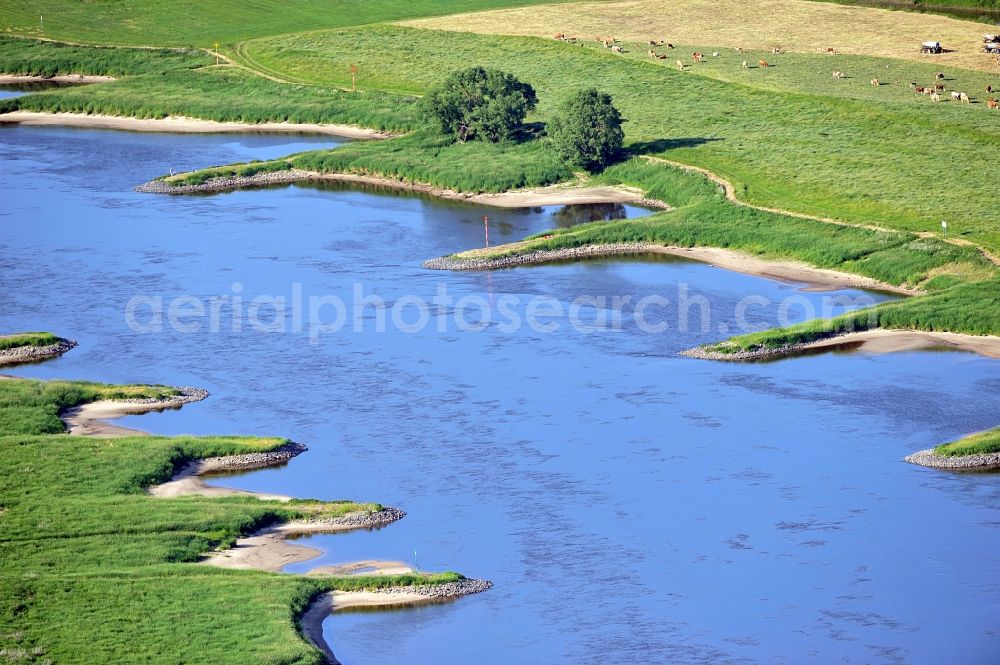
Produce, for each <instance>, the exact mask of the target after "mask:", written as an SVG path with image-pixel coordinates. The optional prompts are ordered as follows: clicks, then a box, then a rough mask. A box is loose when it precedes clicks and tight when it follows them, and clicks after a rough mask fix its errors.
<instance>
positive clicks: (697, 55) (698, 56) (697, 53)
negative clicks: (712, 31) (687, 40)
mask: <svg viewBox="0 0 1000 665" xmlns="http://www.w3.org/2000/svg"><path fill="white" fill-rule="evenodd" d="M691 57H692V58H694V61H695V62H701V58H702V55H701V52H700V51H695V52H694V53H692V54H691Z"/></svg>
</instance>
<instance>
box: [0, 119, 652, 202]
mask: <svg viewBox="0 0 1000 665" xmlns="http://www.w3.org/2000/svg"><path fill="white" fill-rule="evenodd" d="M2 118H3V116H2V115H0V119H2ZM310 181H312V182H317V181H320V182H322V181H326V182H345V183H353V184H358V185H366V186H370V187H384V188H387V189H395V190H402V191H408V192H416V193H418V194H427V195H428V196H434V197H436V198H441V199H447V200H450V201H465V202H467V203H476V204H479V205H485V206H492V207H494V208H530V207H534V206H547V205H572V204H582V203H630V204H633V205H640V206H646V207H651V208H658V209H662V210H669V209H670V206H669V205H667V204H666V203H664V202H663V201H654V200H652V199H647V198H645V196H644V195H643V193H642V191H641V190H638V189H633V188H628V187H610V186H594V187H586V186H583V187H581V186H579V185H574V184H570V185H565V184H561V185H551V186H549V187H537V188H533V189H521V190H512V191H509V192H502V193H499V194H469V193H465V192H457V191H455V190H451V189H444V188H441V187H434V186H433V185H428V184H424V183H414V182H408V181H405V180H397V179H394V178H384V177H381V176H369V175H357V174H351V173H319V172H317V171H304V170H301V169H290V170H287V171H272V172H269V173H259V174H257V175H253V176H235V177H227V178H216V179H214V180H210V181H208V182H206V183H203V184H201V185H181V186H172V185H168V184H167V183H165V182H164V181H162V180H152V181H150V182H147V183H144V184H142V185H139V186H138V187H136V191H139V192H146V193H150V194H172V195H176V194H193V193H196V192H224V191H230V190H234V189H240V188H243V187H261V186H267V185H281V184H293V183H297V182H310Z"/></svg>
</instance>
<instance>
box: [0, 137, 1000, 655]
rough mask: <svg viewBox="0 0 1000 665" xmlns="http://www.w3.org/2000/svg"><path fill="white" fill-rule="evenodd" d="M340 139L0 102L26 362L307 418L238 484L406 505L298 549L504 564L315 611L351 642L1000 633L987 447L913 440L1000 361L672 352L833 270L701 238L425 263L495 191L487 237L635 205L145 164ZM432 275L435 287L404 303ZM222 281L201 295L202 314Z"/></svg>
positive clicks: (2, 267)
mask: <svg viewBox="0 0 1000 665" xmlns="http://www.w3.org/2000/svg"><path fill="white" fill-rule="evenodd" d="M333 143H334V142H333V141H331V139H330V138H329V137H305V136H273V135H272V136H263V135H238V136H237V135H198V136H191V135H189V136H173V135H166V134H132V133H125V132H112V131H96V130H74V129H60V128H29V127H20V128H18V127H4V128H0V145H2V150H0V162H2V168H0V187H2V191H3V192H4V194H3V197H2V204H0V228H2V234H0V292H2V294H3V300H2V304H0V330H3V331H21V330H51V331H53V332H55V333H57V334H61V335H65V336H68V337H71V338H73V339H76V340H78V341H79V342H80V346H79V348H77V349H75V350H73V351H71V352H70V353H68V354H66V355H65V356H64V357H62V358H60V359H58V360H55V361H50V362H46V363H42V364H37V365H28V366H23V367H19V368H17V370H16V371H14V372H13V373H16V374H18V375H20V376H32V377H45V378H50V377H61V378H72V379H93V380H100V381H110V382H162V383H168V384H173V385H194V386H199V387H203V388H206V389H208V390H209V391H210V392H211V393H212V396H211V398H209V399H208V400H206V401H204V402H201V403H198V404H194V405H189V406H187V407H185V408H183V409H181V410H179V411H170V412H166V413H163V414H148V415H144V416H136V417H129V418H124V419H122V420H121V421H120V422H121V423H122V424H125V425H128V426H132V427H137V428H141V429H146V430H149V431H153V432H156V433H163V434H180V433H192V434H256V435H281V436H287V437H289V438H292V439H294V440H296V441H301V442H304V443H306V444H307V445H308V446H309V448H310V450H309V452H307V453H306V454H305V455H304V456H302V457H299V458H297V459H296V460H294V461H293V462H292V463H291V464H289V465H287V466H285V467H282V468H280V469H274V470H266V471H258V472H254V473H251V474H246V475H243V476H238V477H233V478H228V479H226V480H225V481H223V484H226V485H229V486H235V487H241V488H246V489H254V490H260V491H267V492H278V493H284V494H294V495H297V496H309V497H315V498H320V499H341V498H350V499H356V500H371V501H379V502H382V503H385V504H387V505H392V506H397V507H399V508H402V509H404V510H406V511H407V512H408V515H407V517H406V518H405V519H404V520H402V521H401V522H399V523H396V524H393V525H390V526H389V527H387V528H384V529H381V530H379V531H375V532H359V533H351V534H344V535H336V536H315V537H312V538H309V539H307V540H306V541H304V542H307V543H308V544H310V545H313V546H316V547H319V548H321V549H323V550H324V554H323V555H322V556H321V557H320V558H319V559H316V560H313V561H310V562H307V563H305V564H300V565H298V566H296V567H295V568H294V570H295V571H304V570H308V569H309V568H312V567H313V566H318V565H322V564H327V563H339V562H346V561H352V560H359V559H373V558H374V559H384V560H401V561H405V562H409V563H416V565H417V566H418V567H419V568H420V569H423V570H457V571H460V572H462V573H464V574H467V575H469V576H474V577H484V578H488V579H491V580H493V582H494V583H495V587H494V588H493V589H492V590H490V591H488V592H486V593H482V594H478V595H476V596H471V597H466V598H462V599H459V600H458V601H456V602H453V603H448V604H443V605H433V606H426V607H421V608H413V609H404V610H396V611H384V610H380V611H377V612H371V611H367V612H351V613H343V614H336V615H333V616H331V617H330V618H329V619H328V620H327V621H326V623H325V624H324V630H325V633H326V637H327V640H328V641H329V643H330V644H331V646H332V648H333V650H334V652H335V653H336V654H337V655H338V657H339V658H340V659H341V660H342V661H343V662H344V663H346V664H347V665H388V664H394V665H399V664H417V663H426V662H435V663H439V664H441V665H448V664H452V663H455V664H458V663H469V662H476V663H482V664H491V663H510V662H532V663H567V662H575V663H604V662H644V663H661V662H662V663H736V662H741V663H742V662H760V663H780V662H787V663H796V662H802V661H805V660H809V661H812V662H839V663H868V662H879V663H881V662H885V663H896V662H900V663H901V662H906V663H941V662H961V663H993V662H996V661H997V658H998V655H1000V619H998V617H1000V578H998V576H997V574H996V570H997V569H998V568H997V566H998V564H1000V475H997V474H967V475H959V474H951V473H942V472H939V471H934V470H929V469H925V468H920V467H915V466H911V465H908V464H906V463H904V462H902V461H901V460H902V458H903V457H904V456H905V455H906V454H908V453H911V452H913V451H915V450H918V449H922V448H927V447H930V446H932V445H935V444H937V443H939V442H942V441H945V440H949V439H952V438H955V437H958V436H960V435H962V434H965V433H968V432H972V431H975V430H980V429H985V428H987V427H991V426H995V425H997V424H1000V423H998V418H997V414H998V413H1000V409H998V408H997V404H998V400H997V395H998V394H1000V363H997V362H996V361H991V360H988V359H985V358H981V357H978V356H974V355H971V354H967V353H962V352H929V351H923V352H908V353H898V354H892V355H884V356H876V355H870V354H866V353H859V352H852V353H837V354H826V355H816V356H810V357H805V358H798V359H792V360H785V361H780V362H772V363H763V364H718V363H711V362H705V361H696V360H691V359H687V358H684V357H679V356H678V355H677V354H678V352H680V351H682V350H684V349H686V348H690V347H692V346H694V345H696V344H699V343H703V342H708V341H713V340H718V339H722V338H725V337H727V336H728V332H729V331H732V330H736V329H737V328H738V327H739V323H740V320H741V318H742V319H749V320H751V321H753V322H755V323H767V324H770V325H773V324H774V323H776V322H778V321H779V318H780V317H781V315H782V314H783V307H788V312H787V313H788V314H789V316H790V317H791V318H792V319H795V320H800V319H801V318H802V317H803V316H805V314H806V313H807V312H808V311H809V310H815V311H821V309H822V306H823V304H824V303H825V302H827V301H828V299H829V298H830V296H831V295H836V294H829V293H820V292H813V291H803V290H802V289H801V285H798V284H788V283H782V282H776V281H771V280H766V279H762V278H757V277H752V276H747V275H741V274H737V273H732V272H727V271H724V270H720V269H717V268H714V267H712V266H709V265H706V264H701V263H694V262H688V261H682V260H667V259H662V258H661V259H658V260H654V259H652V258H647V259H644V260H640V259H633V260H615V261H611V260H602V261H590V262H585V263H577V264H562V265H552V266H545V267H534V268H519V269H513V270H506V271H498V272H492V273H447V272H435V271H429V270H425V269H423V268H421V267H420V263H421V261H422V260H424V259H427V258H431V257H435V256H440V255H443V254H448V253H450V252H453V251H457V250H459V249H464V248H469V247H476V246H481V245H482V244H483V243H484V231H485V229H484V223H483V217H484V216H488V218H489V232H490V240H491V242H494V243H496V242H507V241H512V240H516V239H520V238H521V237H523V236H525V235H527V234H529V233H536V232H542V231H544V230H546V229H548V228H553V227H556V226H559V225H566V224H572V223H576V222H578V221H580V220H581V219H587V218H590V217H592V216H604V217H617V216H622V215H627V216H638V215H642V214H646V211H643V210H641V209H637V208H631V207H625V208H623V207H613V206H612V207H607V206H605V207H595V208H592V209H590V210H581V209H564V208H560V207H546V208H536V209H528V210H506V211H505V210H499V209H488V208H483V207H478V206H472V205H467V204H464V203H458V202H441V201H434V200H430V199H427V198H422V197H418V196H413V195H400V194H393V193H387V192H374V191H358V190H352V189H347V188H344V187H340V186H320V187H306V186H302V187H300V186H293V187H281V188H274V189H265V190H258V191H239V192H233V193H225V194H217V195H209V196H189V197H167V196H155V195H149V194H139V193H135V192H133V191H132V188H133V187H134V186H135V185H137V184H139V183H141V182H144V181H145V180H148V179H150V178H152V177H154V176H157V175H160V174H163V173H166V172H168V171H169V170H171V169H173V170H175V171H182V170H186V169H191V168H196V167H200V166H205V165H208V164H219V163H228V162H232V161H236V160H249V159H255V158H256V159H266V158H273V157H277V156H280V155H284V154H288V153H291V152H295V151H300V150H307V149H313V148H317V147H322V146H328V145H333ZM442 293H446V294H447V296H448V297H450V298H451V302H450V304H448V305H445V306H442V307H441V308H440V309H436V308H431V309H429V310H421V309H419V307H418V305H419V304H420V303H425V302H428V303H429V302H432V300H433V299H434V298H435V297H436V296H439V295H440V294H442ZM839 294H840V295H847V296H850V297H852V298H855V297H860V296H863V295H865V294H863V293H861V292H858V291H848V292H839ZM869 295H870V297H871V298H872V299H873V300H881V299H885V298H886V297H888V296H885V295H879V294H869ZM236 296H239V297H240V298H242V299H243V304H244V306H243V307H237V306H236V305H235V304H234V301H233V300H232V298H234V297H236ZM581 296H584V297H585V299H584V300H582V301H580V300H577V299H578V298H580V297H581ZM649 296H661V297H665V298H668V299H669V304H663V301H657V303H658V304H657V306H656V307H650V308H649V309H648V310H646V311H645V314H644V315H645V316H646V318H647V319H649V320H646V321H645V322H643V320H642V317H641V316H640V315H639V313H638V311H637V310H635V309H631V308H630V307H631V306H623V307H622V315H621V317H620V318H621V321H620V324H615V323H610V324H608V325H606V326H604V327H600V326H593V325H590V324H593V323H596V322H597V321H598V317H600V316H606V317H608V318H609V320H613V319H614V317H613V316H611V314H613V312H612V308H611V307H610V305H607V304H606V303H611V302H612V299H613V298H615V297H618V298H619V299H622V298H625V297H627V298H628V299H629V302H630V303H632V304H634V303H636V302H637V301H640V300H641V299H643V298H647V297H649ZM748 296H753V297H755V300H753V301H752V303H753V304H752V306H751V307H750V308H749V309H746V308H744V309H745V311H744V312H743V314H742V315H741V314H740V311H739V308H740V306H741V302H742V303H743V304H744V305H745V304H746V302H747V301H746V300H745V299H746V298H747V297H748ZM181 297H184V298H185V300H182V301H179V304H178V302H177V301H175V299H176V298H181ZM223 297H227V298H229V299H228V300H223V299H222V298H223ZM157 298H159V301H157ZM213 298H216V299H219V300H218V302H221V303H223V304H222V305H220V307H221V309H220V311H221V312H222V314H221V318H219V319H218V320H217V321H216V322H215V324H214V325H213V324H212V322H211V321H209V319H208V318H207V314H205V315H203V316H198V315H197V311H198V307H199V303H201V305H202V306H203V307H205V311H206V312H207V311H209V310H211V304H209V305H205V303H206V302H208V303H210V302H211V301H212V299H213ZM254 298H261V300H260V301H259V302H260V304H259V306H258V307H257V309H256V310H253V311H251V309H250V308H249V307H247V306H246V305H247V304H248V303H250V302H251V300H252V299H254ZM281 298H284V303H285V306H284V307H281V306H279V305H278V304H277V303H279V302H281V301H280V299H281ZM310 298H326V299H327V300H323V301H321V302H333V301H339V302H343V303H345V309H346V313H347V320H346V322H344V323H343V324H342V326H341V327H340V328H339V330H337V331H336V332H334V331H332V328H334V327H336V326H335V325H334V324H335V323H336V321H335V319H336V317H335V313H336V306H335V305H330V306H329V307H327V308H326V309H320V312H321V313H324V314H325V318H323V317H319V318H317V319H316V322H315V323H316V325H310V320H311V317H309V316H308V312H307V313H306V315H305V320H304V321H301V319H302V316H303V315H302V312H299V313H298V314H296V312H295V311H293V310H294V309H295V308H294V303H295V302H296V301H297V300H302V301H303V302H308V301H309V299H310ZM359 298H361V299H363V298H368V299H369V300H368V301H366V303H367V305H366V306H365V307H363V308H359V310H358V314H359V316H358V317H354V308H353V306H354V303H356V302H357V301H358V299H359ZM376 298H379V299H382V300H383V301H384V302H385V303H386V305H385V308H384V309H381V310H380V309H377V308H376V307H375V306H373V305H371V303H372V302H374V300H375V299H376ZM463 298H465V299H466V300H465V301H464V302H463V301H462V299H463ZM602 298H603V299H604V300H602ZM692 298H698V302H699V303H704V302H706V301H707V303H708V304H709V305H710V316H709V321H708V325H707V326H705V327H702V326H701V325H700V324H701V319H700V317H701V309H700V307H696V308H694V309H690V308H688V310H686V311H688V313H689V314H691V317H692V318H693V321H694V322H695V324H696V325H689V326H688V329H687V330H679V328H681V327H682V326H681V316H682V313H683V312H682V311H681V310H679V309H678V308H677V307H676V306H675V305H676V303H677V302H678V301H684V300H685V299H686V300H687V301H689V304H690V301H691V299H692ZM701 298H704V301H703V300H701ZM130 301H131V302H132V304H133V307H132V309H131V310H130V311H131V313H132V319H131V323H129V321H127V319H128V317H127V315H126V309H127V305H128V303H129V302H130ZM501 301H503V302H506V310H503V309H502V307H501V305H502V302H501ZM574 301H577V303H578V310H579V311H578V313H579V316H578V317H577V318H576V319H574V318H573V317H571V316H570V312H569V310H570V304H571V303H573V302H574ZM157 302H160V303H162V304H163V305H164V307H165V306H166V304H167V303H171V302H174V304H175V305H177V309H176V310H174V312H173V313H174V314H175V317H174V318H175V320H176V324H177V325H175V324H174V323H171V322H170V320H169V318H170V317H169V315H168V314H169V313H167V312H166V311H164V316H163V319H162V321H161V323H160V325H159V326H157V325H156V322H155V320H154V317H153V310H154V309H155V308H156V307H157V305H156V303H157ZM226 303H229V304H228V305H227V304H226ZM782 303H784V305H782ZM789 303H790V304H791V306H790V307H789ZM532 308H534V310H532ZM557 308H562V310H563V314H561V315H560V314H555V315H552V314H551V312H552V311H554V310H556V309H557ZM231 310H236V314H235V320H236V321H237V322H238V324H239V325H238V326H236V325H234V324H233V319H234V316H233V313H232V311H231ZM529 310H532V311H534V314H535V315H537V316H536V317H535V318H536V319H537V321H536V323H535V324H534V325H529V324H528V323H527V321H528V319H529V318H531V317H530V316H529V315H530V314H531V311H529ZM421 312H424V313H425V314H426V321H425V322H424V325H423V327H420V326H419V325H418V324H420V323H421ZM502 312H506V313H507V314H510V315H512V316H506V315H502ZM539 312H543V313H548V314H542V315H540V314H539ZM381 314H384V315H385V317H386V319H387V321H386V325H385V330H384V331H379V321H378V319H379V316H380V315H381ZM457 314H462V316H461V317H460V319H461V320H458V319H459V317H458V316H457ZM394 315H398V317H397V318H398V321H396V322H394V321H393V316H394ZM297 316H298V317H299V318H296V317H297ZM514 316H516V317H517V318H518V319H520V321H521V325H515V324H514V322H513V318H514ZM487 317H488V318H489V320H487ZM577 319H579V320H577ZM650 320H653V322H654V323H658V324H666V326H667V327H666V329H665V330H658V331H653V330H650V325H649V324H650ZM688 323H689V324H691V323H692V321H691V320H689V321H688ZM546 324H551V325H546ZM237 327H239V330H237V329H236V328H237ZM326 327H329V328H330V329H331V330H329V331H327V330H326ZM355 327H357V328H358V330H357V331H355ZM407 327H411V328H414V329H415V330H412V331H406V330H403V329H402V328H407ZM551 327H554V328H555V329H554V330H548V328H551ZM653 327H656V326H653ZM661 327H662V326H661ZM184 328H192V331H190V332H185V331H184V330H183V329H184ZM195 328H196V329H195ZM213 328H216V330H214V331H213ZM417 328H419V329H417ZM595 328H596V329H595ZM265 329H268V330H271V331H270V332H267V331H265ZM321 329H322V330H321Z"/></svg>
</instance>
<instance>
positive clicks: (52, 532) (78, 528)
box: [0, 379, 460, 664]
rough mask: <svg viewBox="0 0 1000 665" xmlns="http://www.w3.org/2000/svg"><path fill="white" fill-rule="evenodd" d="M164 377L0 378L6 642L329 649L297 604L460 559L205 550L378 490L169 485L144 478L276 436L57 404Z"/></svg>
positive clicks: (406, 579) (305, 658)
mask: <svg viewBox="0 0 1000 665" xmlns="http://www.w3.org/2000/svg"><path fill="white" fill-rule="evenodd" d="M175 393H176V390H175V389H173V388H169V387H165V386H138V385H135V386H112V385H104V384H97V383H87V382H75V381H57V382H56V381H54V382H43V381H34V380H27V379H6V380H3V381H0V522H2V524H3V527H4V528H3V535H2V536H0V622H2V623H3V626H4V630H3V631H0V650H2V651H0V652H2V653H3V654H4V655H5V656H7V657H9V658H11V659H12V660H13V661H16V662H26V663H47V662H59V663H81V664H83V663H88V664H89V663H95V662H109V663H110V662H115V663H140V662H142V663H148V662H213V663H246V662H256V663H285V664H287V663H295V664H306V663H321V662H323V659H322V656H321V654H320V652H319V651H317V650H316V649H314V648H313V647H312V646H310V645H308V644H307V643H306V642H304V641H303V639H302V637H301V636H300V635H299V634H298V629H297V627H296V618H297V617H298V616H299V615H300V614H301V612H302V611H303V610H304V609H305V607H306V606H307V604H308V602H309V601H310V600H311V599H312V598H313V597H315V596H316V595H318V594H320V593H323V592H326V591H330V590H335V589H336V590H356V589H360V588H366V589H372V588H384V587H387V586H407V585H412V584H421V585H427V584H444V583H448V582H454V581H456V580H458V579H460V576H459V575H456V574H454V573H444V574H439V575H401V576H381V577H364V578H316V577H310V578H306V577H302V576H295V575H283V574H272V573H263V572H255V571H234V570H222V569H215V568H211V567H208V566H203V565H197V564H196V563H195V562H197V561H198V559H199V558H200V557H201V555H202V554H204V553H205V552H207V551H208V550H210V549H213V548H218V547H226V546H229V545H231V544H232V543H233V542H235V539H236V538H237V537H238V536H240V535H243V534H247V533H249V532H251V531H254V530H256V529H258V528H260V527H262V526H265V525H267V524H270V523H275V522H279V521H288V520H294V519H307V518H313V519H315V518H317V517H336V516H340V515H344V514H346V513H353V512H357V511H373V510H378V509H380V508H381V506H379V505H378V504H364V503H362V504H357V503H354V502H350V501H334V502H318V501H293V502H290V503H287V504H282V503H276V502H267V501H261V500H258V499H255V498H252V497H229V498H223V499H209V498H205V497H199V496H190V497H183V498H177V499H159V498H154V497H151V496H149V495H148V494H147V493H146V492H145V488H146V487H149V486H150V485H153V484H156V483H160V482H163V481H166V480H168V479H169V478H170V477H171V476H172V475H173V474H174V472H175V471H177V470H178V469H179V468H181V467H182V466H184V465H185V464H186V463H188V462H189V461H192V460H197V459H201V458H205V457H210V456H220V455H233V454H241V453H248V452H264V451H270V450H275V449H277V448H279V447H280V446H282V445H284V444H286V443H287V441H286V440H284V439H280V438H251V437H198V438H195V437H171V438H165V437H149V436H138V437H133V438H123V439H94V438H85V437H71V436H68V435H65V434H61V433H59V432H61V431H62V427H61V423H60V421H59V417H58V414H59V412H60V411H61V410H62V409H65V408H68V407H70V406H75V405H79V404H83V403H86V402H90V401H94V400H99V399H134V398H164V397H169V396H171V395H173V394H175Z"/></svg>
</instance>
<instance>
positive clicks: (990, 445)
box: [934, 427, 1000, 457]
mask: <svg viewBox="0 0 1000 665" xmlns="http://www.w3.org/2000/svg"><path fill="white" fill-rule="evenodd" d="M934 452H936V453H937V454H938V455H943V456H945V457H961V456H963V455H979V454H989V453H1000V427H998V428H996V429H991V430H987V431H985V432H979V433H977V434H972V435H970V436H967V437H965V438H963V439H959V440H958V441H952V442H951V443H942V444H941V445H940V446H937V447H936V448H934Z"/></svg>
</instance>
